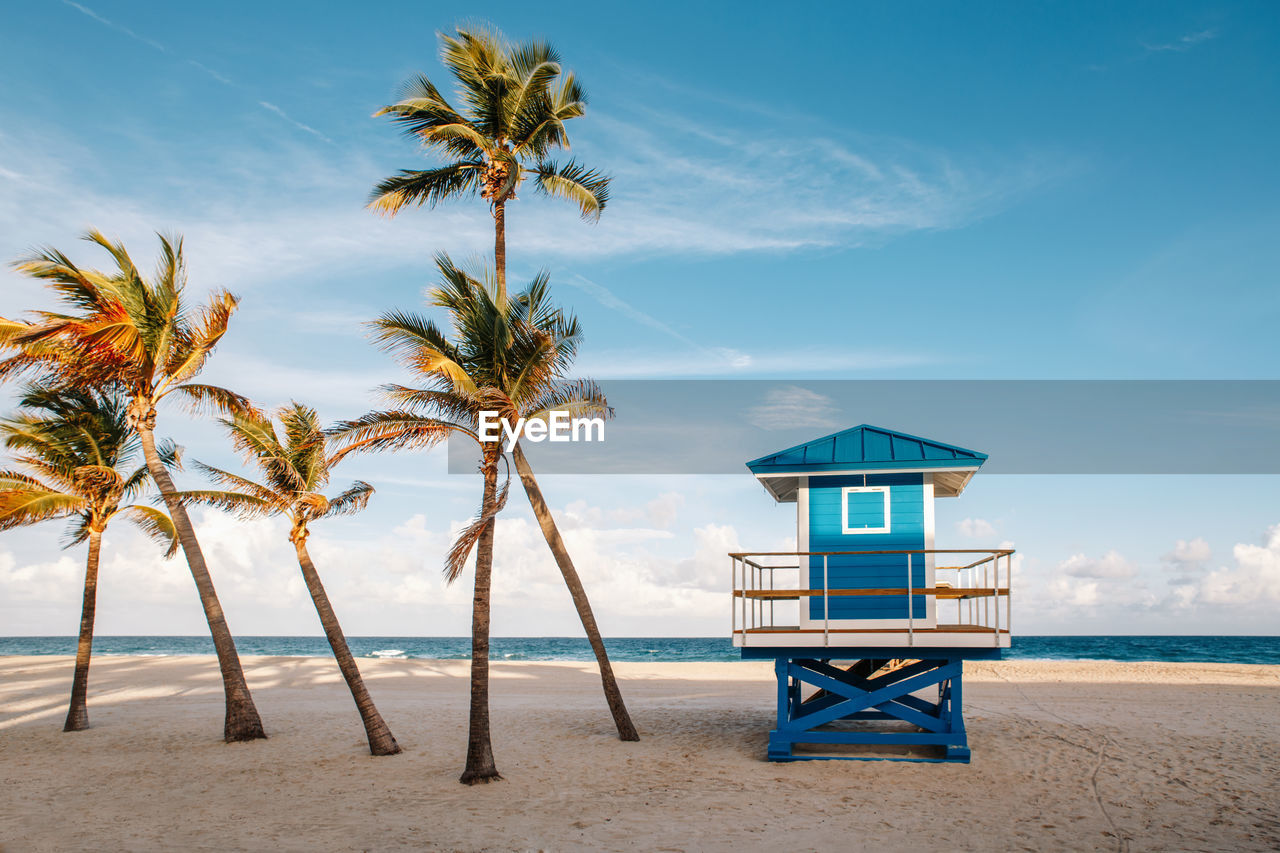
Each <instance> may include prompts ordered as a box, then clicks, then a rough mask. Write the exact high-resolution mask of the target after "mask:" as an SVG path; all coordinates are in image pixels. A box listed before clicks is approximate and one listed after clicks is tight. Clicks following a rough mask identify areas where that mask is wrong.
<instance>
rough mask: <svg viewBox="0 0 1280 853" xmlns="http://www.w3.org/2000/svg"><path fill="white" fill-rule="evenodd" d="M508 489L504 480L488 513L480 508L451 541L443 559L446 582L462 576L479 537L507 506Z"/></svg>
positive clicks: (508, 482) (506, 481)
mask: <svg viewBox="0 0 1280 853" xmlns="http://www.w3.org/2000/svg"><path fill="white" fill-rule="evenodd" d="M510 488H511V481H510V480H509V479H508V480H505V481H504V482H503V483H502V486H501V487H500V488H499V489H498V492H497V496H496V499H495V500H494V502H493V506H491V507H489V508H488V511H486V510H485V508H484V507H481V508H480V511H479V512H478V513H476V517H475V518H473V519H472V520H471V522H470V523H469V524H468V525H467V526H466V527H464V528H462V531H461V532H460V533H459V534H458V537H457V538H456V539H455V540H454V541H453V545H452V546H451V547H450V548H449V554H448V556H447V557H446V558H445V564H444V578H445V581H446V582H448V583H453V582H454V581H456V580H457V579H458V578H459V577H461V576H462V573H463V571H465V570H466V568H467V558H468V557H470V556H471V552H472V550H474V549H475V547H476V543H477V542H479V541H480V536H481V534H483V533H484V530H485V527H486V526H488V524H489V522H491V521H493V519H494V518H495V517H496V516H497V515H498V513H500V512H502V509H503V507H505V506H506V505H507V493H508V491H509V490H510Z"/></svg>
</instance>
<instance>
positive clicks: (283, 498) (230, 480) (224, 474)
mask: <svg viewBox="0 0 1280 853" xmlns="http://www.w3.org/2000/svg"><path fill="white" fill-rule="evenodd" d="M195 467H196V470H198V471H200V473H202V474H204V475H205V476H206V477H208V478H209V479H210V480H212V481H213V482H215V483H218V484H220V485H222V486H226V487H227V489H228V490H237V491H241V492H244V493H245V494H247V495H251V496H253V497H255V498H257V499H258V500H260V501H262V502H264V503H270V504H274V505H276V506H277V507H280V508H283V507H284V506H286V505H287V504H288V498H289V496H288V495H281V494H280V493H279V492H276V491H273V490H272V489H269V488H267V487H266V486H263V485H261V484H259V483H255V482H254V481H253V480H250V479H248V478H247V477H241V476H240V475H239V474H233V473H231V472H230V471H224V470H222V469H221V468H215V467H213V466H212V465H206V464H204V463H203V462H201V461H199V460H196V462H195Z"/></svg>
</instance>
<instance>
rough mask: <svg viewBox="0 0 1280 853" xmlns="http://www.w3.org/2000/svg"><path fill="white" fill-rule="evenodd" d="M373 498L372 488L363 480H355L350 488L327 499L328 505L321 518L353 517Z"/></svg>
mask: <svg viewBox="0 0 1280 853" xmlns="http://www.w3.org/2000/svg"><path fill="white" fill-rule="evenodd" d="M371 497H373V486H371V485H369V484H368V483H366V482H364V481H363V480H356V481H355V482H354V483H352V484H351V486H350V487H349V488H348V489H346V490H345V491H343V492H340V493H339V494H338V495H337V496H336V497H333V498H330V499H329V505H328V507H326V509H325V512H324V515H323V516H319V517H321V518H330V517H332V516H336V515H355V514H356V513H357V512H360V511H361V510H362V509H364V508H365V507H366V506H367V505H368V504H369V498H371Z"/></svg>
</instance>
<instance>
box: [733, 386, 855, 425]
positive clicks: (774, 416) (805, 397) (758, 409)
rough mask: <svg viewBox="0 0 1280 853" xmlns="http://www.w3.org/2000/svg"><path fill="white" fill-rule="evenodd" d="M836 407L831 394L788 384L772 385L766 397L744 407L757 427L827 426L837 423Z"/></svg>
mask: <svg viewBox="0 0 1280 853" xmlns="http://www.w3.org/2000/svg"><path fill="white" fill-rule="evenodd" d="M838 414H839V410H838V409H837V408H836V406H835V404H834V402H833V401H832V399H831V398H830V397H827V396H826V395H824V394H819V393H817V392H816V391H811V390H809V389H808V388H801V387H799V386H798V385H789V386H787V387H784V388H772V389H770V390H769V392H768V394H766V395H765V399H764V401H763V402H762V403H760V404H759V405H757V406H752V407H751V408H750V409H748V410H747V420H748V421H750V422H751V423H752V424H754V425H756V426H758V427H760V429H766V430H775V429H791V428H794V427H814V428H815V429H826V428H829V427H833V426H836V425H837V424H838V420H837V415H838Z"/></svg>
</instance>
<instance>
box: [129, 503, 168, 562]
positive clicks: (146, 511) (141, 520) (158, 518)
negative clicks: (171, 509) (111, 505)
mask: <svg viewBox="0 0 1280 853" xmlns="http://www.w3.org/2000/svg"><path fill="white" fill-rule="evenodd" d="M123 512H125V513H127V514H128V515H129V520H130V521H132V522H133V523H134V524H135V525H136V526H137V527H138V529H139V530H141V531H142V532H143V533H145V534H147V535H148V536H150V537H151V538H152V539H154V540H155V541H156V542H159V543H160V544H161V545H163V546H164V547H165V551H164V556H165V559H168V558H169V557H172V556H173V555H174V554H176V553H178V546H179V545H180V544H181V543H180V542H179V541H178V531H177V529H176V528H175V527H174V526H173V519H172V518H170V517H169V515H168V513H164V512H161V511H160V510H158V509H156V508H155V507H149V506H140V505H134V506H130V507H125V509H124V510H123Z"/></svg>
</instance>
